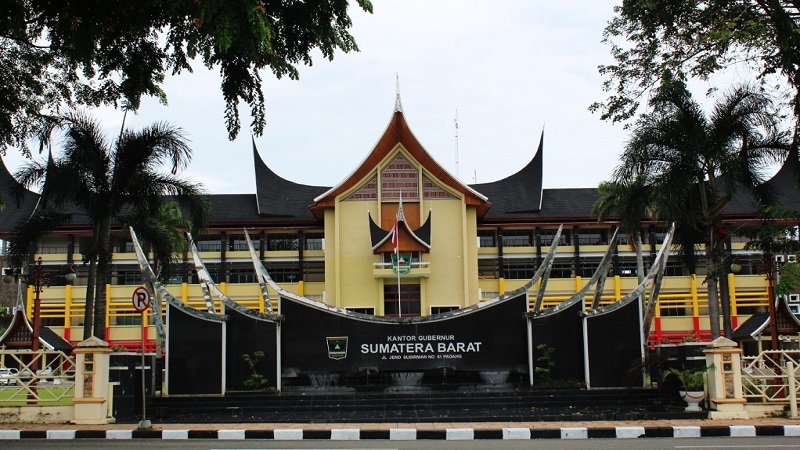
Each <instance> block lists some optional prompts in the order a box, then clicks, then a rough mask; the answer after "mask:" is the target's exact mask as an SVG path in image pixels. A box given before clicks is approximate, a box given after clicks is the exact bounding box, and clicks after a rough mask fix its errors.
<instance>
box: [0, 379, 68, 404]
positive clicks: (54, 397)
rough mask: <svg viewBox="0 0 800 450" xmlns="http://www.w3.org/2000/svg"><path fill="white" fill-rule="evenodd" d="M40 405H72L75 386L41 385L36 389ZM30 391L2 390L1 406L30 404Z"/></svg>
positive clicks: (23, 389)
mask: <svg viewBox="0 0 800 450" xmlns="http://www.w3.org/2000/svg"><path fill="white" fill-rule="evenodd" d="M36 393H37V395H38V396H39V403H40V404H43V405H71V404H72V398H73V397H74V396H75V387H74V386H65V387H62V386H54V385H52V384H48V385H39V386H38V387H37V388H36ZM28 394H29V391H28V389H25V388H24V387H21V386H13V387H5V388H3V389H0V406H21V405H27V404H28Z"/></svg>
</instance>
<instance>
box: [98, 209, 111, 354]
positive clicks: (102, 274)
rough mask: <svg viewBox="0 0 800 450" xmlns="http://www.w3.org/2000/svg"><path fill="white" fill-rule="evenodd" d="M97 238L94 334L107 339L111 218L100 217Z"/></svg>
mask: <svg viewBox="0 0 800 450" xmlns="http://www.w3.org/2000/svg"><path fill="white" fill-rule="evenodd" d="M99 220H100V226H99V227H98V232H99V236H98V240H97V286H96V289H95V301H94V335H95V336H97V337H98V338H100V339H103V340H105V339H106V307H107V305H106V285H107V284H108V281H109V269H110V259H111V249H110V248H109V246H110V243H111V218H110V217H103V218H100V219H99Z"/></svg>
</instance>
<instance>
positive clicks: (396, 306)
mask: <svg viewBox="0 0 800 450" xmlns="http://www.w3.org/2000/svg"><path fill="white" fill-rule="evenodd" d="M398 287H399V288H400V289H399V290H398ZM398 311H399V313H398ZM420 313H421V307H420V289H419V284H401V285H399V286H398V285H396V284H386V285H384V286H383V314H384V315H385V316H391V317H397V316H402V317H410V316H419V315H420Z"/></svg>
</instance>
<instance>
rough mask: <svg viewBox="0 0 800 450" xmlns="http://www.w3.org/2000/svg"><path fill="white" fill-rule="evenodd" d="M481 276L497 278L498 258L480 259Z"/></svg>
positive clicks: (479, 270)
mask: <svg viewBox="0 0 800 450" xmlns="http://www.w3.org/2000/svg"><path fill="white" fill-rule="evenodd" d="M478 277H479V278H497V258H489V259H479V260H478Z"/></svg>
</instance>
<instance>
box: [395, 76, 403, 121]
mask: <svg viewBox="0 0 800 450" xmlns="http://www.w3.org/2000/svg"><path fill="white" fill-rule="evenodd" d="M395 77H396V79H397V86H396V87H395V90H396V92H397V93H396V94H395V99H394V112H403V103H402V102H401V101H400V74H399V73H397V72H395Z"/></svg>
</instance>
